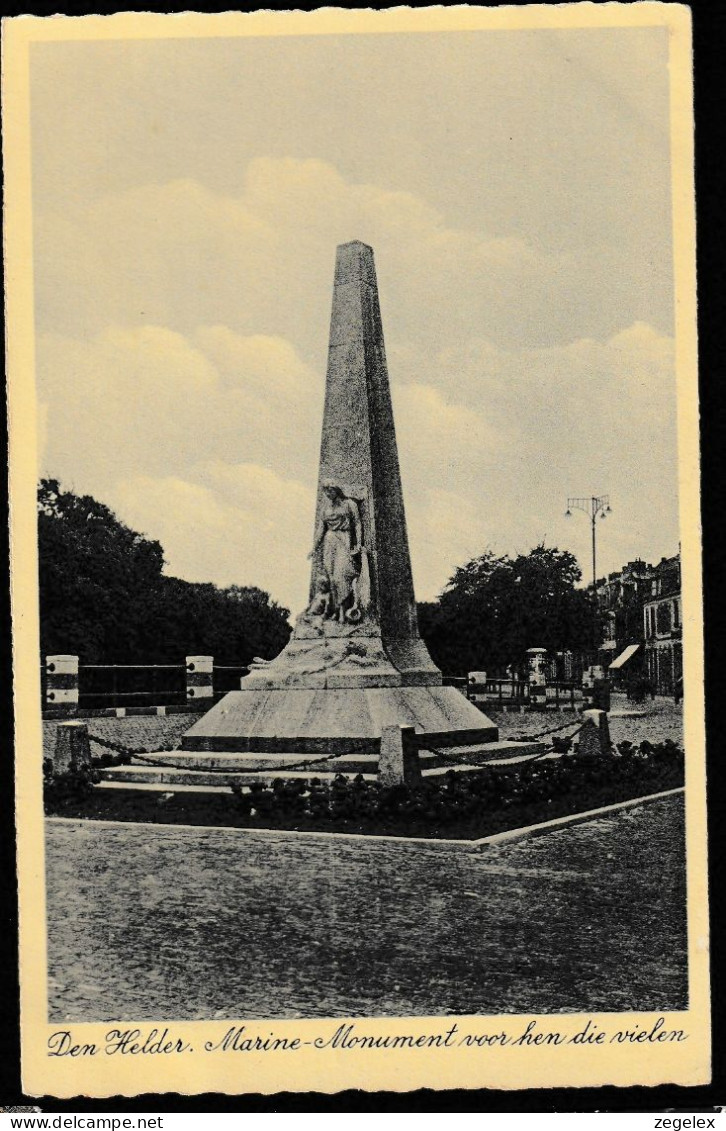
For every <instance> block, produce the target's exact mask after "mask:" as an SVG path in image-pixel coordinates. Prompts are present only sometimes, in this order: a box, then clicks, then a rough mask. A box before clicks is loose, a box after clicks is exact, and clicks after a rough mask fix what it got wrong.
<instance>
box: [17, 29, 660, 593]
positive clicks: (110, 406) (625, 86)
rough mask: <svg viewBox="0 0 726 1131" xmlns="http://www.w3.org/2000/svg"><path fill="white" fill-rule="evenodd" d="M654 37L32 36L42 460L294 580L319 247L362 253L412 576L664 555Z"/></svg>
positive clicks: (145, 514)
mask: <svg viewBox="0 0 726 1131" xmlns="http://www.w3.org/2000/svg"><path fill="white" fill-rule="evenodd" d="M667 63H668V60H667V31H666V30H665V29H659V28H642V29H638V28H629V29H626V28H622V29H597V30H565V31H547V30H531V31H504V30H497V31H473V32H448V33H420V34H405V35H404V34H386V35H348V36H344V35H325V36H304V37H294V38H292V37H290V38H257V39H247V38H233V39H232V38H220V39H204V40H196V39H189V40H178V39H177V40H172V39H169V40H149V41H142V40H140V41H133V42H131V41H125V42H124V41H109V42H65V43H36V44H34V45H33V46H32V49H31V92H32V143H33V148H32V154H33V208H34V218H35V225H34V241H35V243H34V256H35V291H36V334H37V380H38V393H39V401H40V404H41V419H40V427H41V433H42V437H41V438H42V467H41V470H42V472H43V473H45V474H50V475H53V476H56V477H59V478H61V479H62V481H63V482H64V483H65V484H66V486H68V487H72V488H74V489H75V490H78V491H83V492H90V493H91V494H94V495H95V496H96V497H97V498H99V499H101V500H103V501H104V502H106V503H108V504H109V505H110V506H112V507H113V508H114V509H115V511H116V512H117V514H118V515H119V517H120V518H122V519H123V520H124V521H125V522H126V523H128V524H129V525H130V526H132V527H134V528H135V529H138V530H140V531H143V532H144V533H146V534H147V535H149V536H150V537H153V538H157V539H159V540H160V541H161V543H162V545H163V546H164V550H165V553H166V560H167V572H169V573H171V574H175V575H177V576H180V577H185V578H188V579H190V580H193V581H209V580H211V581H214V582H217V583H218V584H220V585H226V584H231V583H236V584H241V585H245V584H257V585H260V586H262V587H263V588H266V589H268V590H269V591H270V592H271V594H272V596H273V597H275V598H276V599H278V600H279V601H281V602H282V603H283V604H285V605H288V606H289V607H291V608H292V609H293V610H298V609H299V608H300V607H301V606H302V605H303V604H304V600H305V595H306V591H307V582H308V569H309V563H308V562H307V561H306V554H307V552H308V550H309V549H310V545H311V536H312V523H313V513H314V488H315V481H316V475H317V456H318V448H319V440H320V425H321V420H322V403H323V392H324V381H325V360H326V352H327V334H328V324H329V318H330V301H331V294H332V275H333V264H334V259H335V247H336V245H337V244H338V243H342V242H346V241H348V240H352V239H360V240H363V241H365V242H366V243H369V244H371V245H372V246H373V248H374V249H375V254H376V262H377V269H378V281H379V288H380V297H381V305H382V313H383V323H384V331H385V335H386V345H387V352H388V361H389V370H390V376H391V383H392V391H393V400H394V411H395V414H396V427H397V432H398V440H399V448H400V456H401V467H402V474H403V485H404V496H405V500H406V507H407V519H408V527H409V536H410V541H411V553H412V560H413V570H414V579H415V582H416V590H417V596H418V597H419V598H421V599H427V598H432V597H433V596H435V595H436V594H437V592H439V591H440V590H441V588H442V587H443V586H444V585H445V583H446V581H447V579H448V578H449V576H450V575H451V573H452V572H453V570H454V569H455V567H456V566H457V565H458V564H461V563H463V562H464V561H466V560H468V559H469V558H470V557H473V556H475V555H477V554H480V553H482V552H484V550H485V549H487V548H488V547H491V548H492V549H494V550H495V551H497V552H501V553H505V552H506V553H515V552H519V551H523V552H526V551H527V550H529V549H530V548H531V547H532V546H533V545H535V544H537V543H538V542H540V541H542V540H545V541H546V542H547V544H548V545H556V546H559V547H561V548H568V549H571V550H572V551H573V552H574V553H576V554H577V556H578V558H579V560H580V562H581V564H582V566H583V570H584V573H585V575H586V577H587V576H589V573H590V558H589V553H590V528H589V523H588V521H587V519H586V518H585V516H584V515H582V514H576V515H575V517H573V518H571V519H565V518H564V517H563V515H564V510H565V505H566V499H567V496H568V495H590V494H603V493H606V492H608V493H609V494H610V497H611V504H612V508H613V513H612V515H611V516H610V517H609V518H608V520H607V522H603V523H601V524H600V530H599V532H598V533H599V539H598V559H599V560H598V565H599V570H598V572H600V573H602V572H605V571H610V570H614V569H617V568H618V567H619V566H620V565H621V564H622V563H624V562H625V561H627V560H629V559H632V558H635V557H644V558H646V559H649V560H658V559H659V558H660V557H661V556H662V555H670V554H672V553H673V552H675V550H676V549H677V543H678V520H677V480H676V467H677V461H676V434H675V381H674V371H673V339H672V334H673V281H672V264H671V255H672V249H671V236H670V226H671V219H670V216H671V204H670V158H669V137H668V70H667Z"/></svg>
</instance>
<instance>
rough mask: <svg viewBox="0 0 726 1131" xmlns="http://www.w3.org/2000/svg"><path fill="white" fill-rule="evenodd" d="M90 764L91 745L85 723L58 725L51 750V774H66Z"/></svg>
mask: <svg viewBox="0 0 726 1131" xmlns="http://www.w3.org/2000/svg"><path fill="white" fill-rule="evenodd" d="M90 764H91V744H90V741H89V738H88V727H87V725H86V723H76V722H73V723H59V724H58V729H57V731H56V736H55V747H54V749H53V772H54V773H55V774H67V773H68V772H69V770H77V769H79V768H80V767H81V766H90Z"/></svg>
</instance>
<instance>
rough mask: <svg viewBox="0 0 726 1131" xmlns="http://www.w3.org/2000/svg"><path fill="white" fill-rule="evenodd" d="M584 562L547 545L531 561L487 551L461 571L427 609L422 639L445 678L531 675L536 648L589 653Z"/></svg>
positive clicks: (590, 617)
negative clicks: (529, 663) (480, 673)
mask: <svg viewBox="0 0 726 1131" xmlns="http://www.w3.org/2000/svg"><path fill="white" fill-rule="evenodd" d="M581 576H582V574H581V571H580V567H579V565H578V563H577V559H576V558H575V557H574V556H573V555H572V554H571V553H569V551H567V550H558V549H555V548H551V547H547V546H544V545H539V546H536V547H535V548H534V549H533V550H530V552H529V553H528V554H518V555H517V556H516V557H514V558H510V557H509V556H508V555H504V556H502V557H500V556H497V555H496V554H494V553H493V552H492V551H491V550H487V551H486V552H485V553H484V554H482V556H481V557H478V558H474V559H472V561H470V562H467V563H466V565H463V566H460V567H459V568H458V569H457V570H456V572H455V573H454V575H453V577H452V578H451V579H450V581H449V583H448V584H447V586H446V587H445V589H444V591H443V592H442V594H441V595H440V597H439V599H438V601H435V602H430V603H424V604H422V605H420V606H419V621H420V626H421V632H422V635H423V637H424V639H425V640H426V643H427V644H428V646H429V648H430V650H431V653H432V656H433V658H434V660H435V661H436V663H437V664H438V665H439V666H440V667H441V668H442V670H443V671H444V672H447V673H450V674H465V673H466V672H468V671H476V670H484V671H487V672H492V673H493V674H494V673H503V671H504V669H505V668H506V667H507V666H509V665H512V666H514V667H515V669H519V670H523V669H524V666H525V664H526V653H527V649H528V648H546V649H547V650H548V651H552V652H555V651H565V650H568V649H571V650H573V651H583V650H585V651H586V650H588V649H589V648H590V647H591V646H592V641H593V625H594V615H595V612H594V607H593V604H592V599H591V596H590V594H588V593H587V592H586V591H585V590H583V589H578V588H576V585H577V583H578V582H579V581H580V579H581Z"/></svg>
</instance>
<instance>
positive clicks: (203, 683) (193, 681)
mask: <svg viewBox="0 0 726 1131" xmlns="http://www.w3.org/2000/svg"><path fill="white" fill-rule="evenodd" d="M213 694H214V657H213V656H187V699H188V700H191V699H211V698H212V696H213Z"/></svg>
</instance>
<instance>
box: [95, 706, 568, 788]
mask: <svg viewBox="0 0 726 1131" xmlns="http://www.w3.org/2000/svg"><path fill="white" fill-rule="evenodd" d="M573 726H574V727H575V729H574V730H573V732H572V734H570V735H567V736H566V737H567V738H569V739H570V741H572V739H574V738H576V736H577V735H578V734H579V733H580V731H581V730H582V727H583V724H582V723H577V724H575V723H573V721H572V720H571V719H570V720H569V721H568V722H566V723H562V724H560V725H559V726H556V727H550V728H549V729H548V730H543V731H538V732H537V733H536V734H528V735H519V736H517V737H515V738H513V739H512V741H513V742H535V741H536V740H537V739H540V738H544V737H546V736H547V735H550V734H556V733H558V732H559V731H562V730H568V729H569V728H570V727H573ZM88 738H89V741H91V742H95V743H96V744H97V745H98V746H103V747H105V748H106V749H107V750H113V751H115V752H116V753H117V754H121V755H123V756H124V758H128V760H129V762H130V761H131V760H132V759H133V760H134V761H136V762H140V763H141V764H143V765H147V766H155V767H157V768H160V769H165V770H189V769H190V767H189V766H188V765H182V764H181V763H179V762H169V761H161V760H160V759H155V758H153V757H152V755H153V754H161V753H163V752H164V747H160V748H158V749H156V750H147V749H146V747H144V746H138V747H135V746H126V745H124V744H123V743H121V742H113V741H112V740H111V739H109V738H102V737H101V736H100V735H97V734H89V736H88ZM418 748H419V750H428V751H429V752H430V753H431V754H435V755H436V757H437V758H440V759H441V761H442V762H443V763H444V764H446V765H449V766H451V767H452V768H453V767H454V766H480V765H481V766H485V765H491V764H492V760H491V759H490V760H489V761H487V762H479V761H477V760H476V755H474V757H472V756H471V755H468V756H467V755H465V754H458V755H452V754H449V753H447V752H446V751H444V750H441V749H440V748H439V747H435V746H430V745H428V744H424V743H421V744H419V747H418ZM550 754H552V750H543V751H541V752H540V753H539V754H532V755H529V756H528V757H527V760H528V761H536V760H537V759H538V758H545V757H547V756H548V755H550ZM339 757H340V754H337V753H335V754H325V755H323V756H322V757H320V758H306V759H304V760H302V761H300V762H293V763H292V764H289V763H288V764H286V765H281V766H280V767H279V770H280V776H284V775H285V774H286V773H291V772H292V771H293V770H307V769H309V768H310V767H311V766H322V765H324V764H325V763H326V762H332V761H333V760H334V759H336V758H339ZM126 764H128V763H126ZM264 772H266V771H265V770H264V769H263V768H260V767H258V768H257V769H249V770H246V769H238V768H237V767H235V768H234V769H228V768H226V767H224V766H205V767H204V773H205V774H230V773H233V774H235V776H246V775H248V774H259V773H264Z"/></svg>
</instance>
